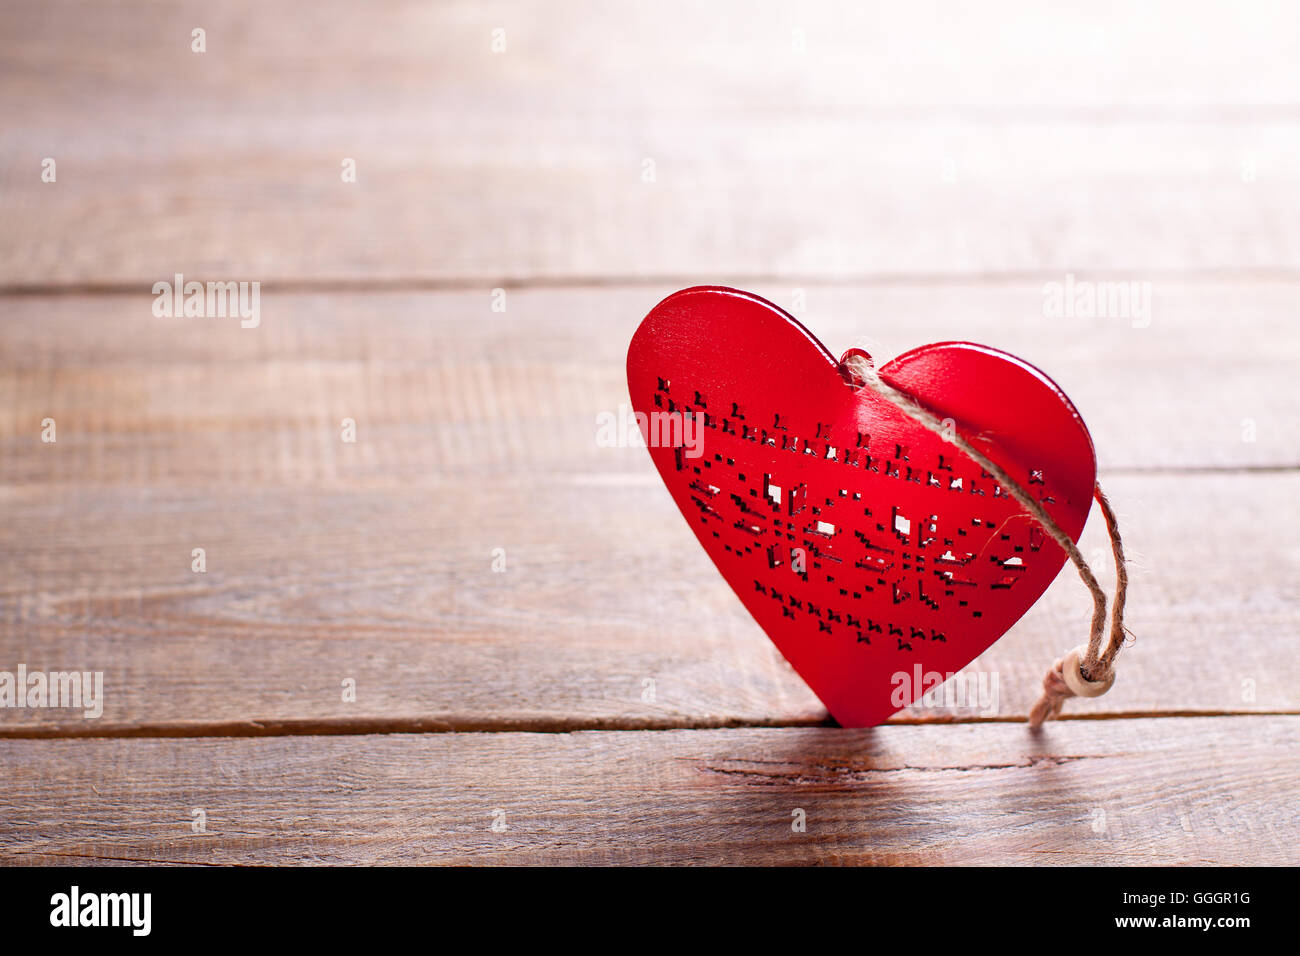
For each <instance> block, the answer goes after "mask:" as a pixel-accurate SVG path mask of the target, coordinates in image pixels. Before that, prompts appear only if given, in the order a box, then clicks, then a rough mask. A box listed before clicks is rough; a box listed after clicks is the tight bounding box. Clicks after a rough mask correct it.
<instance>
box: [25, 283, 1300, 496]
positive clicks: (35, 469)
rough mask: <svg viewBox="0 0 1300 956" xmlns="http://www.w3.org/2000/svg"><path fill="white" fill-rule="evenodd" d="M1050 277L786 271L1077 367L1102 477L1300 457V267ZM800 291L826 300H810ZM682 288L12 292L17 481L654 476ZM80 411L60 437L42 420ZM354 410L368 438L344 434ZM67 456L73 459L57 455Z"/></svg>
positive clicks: (873, 311) (854, 327) (893, 337)
mask: <svg viewBox="0 0 1300 956" xmlns="http://www.w3.org/2000/svg"><path fill="white" fill-rule="evenodd" d="M1042 286H1043V283H1042V282H1039V281H1009V282H997V283H961V282H958V283H953V284H935V283H922V284H908V285H903V286H885V287H881V286H866V287H864V286H849V287H844V286H829V287H801V286H792V285H786V286H772V285H761V286H757V287H755V288H754V290H753V291H755V292H758V293H759V294H762V295H766V296H767V297H769V298H770V299H772V301H774V302H776V303H777V304H779V305H782V306H784V307H786V308H787V309H793V310H794V311H795V312H796V314H797V315H798V316H799V317H800V318H801V319H802V320H803V321H804V322H805V324H806V325H807V326H808V327H809V328H810V329H811V330H812V331H813V333H814V334H815V335H817V336H818V337H819V338H820V339H821V340H822V341H823V342H824V343H825V344H826V346H827V347H828V348H829V349H831V350H832V351H833V352H834V353H835V354H836V355H839V354H841V353H842V352H843V351H844V350H846V349H848V348H850V347H852V346H855V345H857V346H860V347H866V348H867V349H868V351H871V352H872V353H873V354H875V355H877V356H878V358H879V360H881V361H883V360H885V359H887V358H889V357H890V356H892V355H895V354H898V353H899V352H903V351H905V350H907V349H910V348H914V347H916V346H918V345H922V344H925V343H928V342H937V341H944V340H952V339H958V340H968V341H974V342H980V343H983V344H987V345H993V346H996V347H998V348H1002V349H1005V350H1007V351H1010V352H1012V353H1014V354H1016V355H1019V356H1021V357H1023V358H1025V359H1026V360H1027V361H1030V362H1033V363H1034V364H1036V365H1038V366H1039V367H1040V368H1042V369H1044V370H1045V371H1047V373H1048V374H1049V375H1050V376H1051V377H1052V378H1053V379H1055V380H1056V381H1057V382H1058V383H1059V384H1060V385H1061V387H1062V388H1063V389H1065V391H1066V393H1067V394H1068V395H1069V396H1070V397H1071V400H1072V401H1073V402H1074V403H1075V405H1076V406H1077V407H1078V409H1079V411H1080V413H1081V414H1082V415H1083V417H1084V420H1085V421H1086V422H1088V425H1089V428H1090V429H1091V431H1092V434H1093V436H1094V440H1095V442H1096V445H1097V455H1098V462H1099V464H1100V467H1101V471H1102V474H1103V475H1105V474H1111V473H1114V472H1116V471H1120V470H1133V469H1142V470H1151V469H1170V468H1181V469H1204V468H1215V469H1225V468H1246V467H1249V468H1277V467H1292V468H1294V467H1296V466H1298V465H1300V389H1296V388H1294V387H1292V384H1293V383H1292V379H1293V377H1294V370H1295V369H1296V368H1297V367H1300V338H1298V337H1297V336H1296V335H1295V332H1294V328H1295V315H1294V309H1295V302H1296V300H1297V297H1298V296H1300V281H1297V282H1291V281H1277V282H1255V281H1196V280H1173V281H1170V282H1168V283H1163V284H1157V285H1156V286H1155V287H1154V288H1153V306H1152V313H1153V314H1152V318H1151V324H1150V326H1149V327H1146V328H1134V327H1133V322H1132V321H1131V320H1126V319H1048V318H1046V317H1045V316H1044V314H1043V300H1044V296H1043V290H1042ZM796 289H798V290H799V295H800V296H801V297H802V298H803V299H804V300H805V301H804V303H803V307H802V308H796V307H795V305H794V302H793V298H794V295H795V293H796ZM672 291H674V289H673V288H672V287H670V286H657V285H651V286H644V287H633V288H626V287H613V288H587V289H555V290H536V289H528V290H509V291H507V294H506V298H505V307H506V311H505V312H504V313H499V312H493V311H491V305H492V301H493V299H492V295H491V291H490V288H489V287H487V286H484V287H483V288H482V289H479V290H476V291H473V292H424V293H384V294H374V293H365V294H357V293H337V292H336V293H318V294H276V293H272V292H265V293H264V294H263V295H262V299H261V303H260V304H261V324H260V325H259V326H258V327H257V328H249V329H242V328H240V327H239V321H238V320H237V319H232V318H226V319H221V318H203V319H195V318H190V319H183V318H182V319H175V318H173V319H163V318H155V317H154V315H153V314H152V311H151V306H152V303H153V298H152V296H151V295H150V294H149V291H148V289H142V290H141V291H140V293H139V294H138V295H120V296H119V295H92V296H15V297H6V298H3V299H0V309H3V310H4V312H5V321H4V322H3V323H0V443H3V444H0V450H2V451H3V455H0V481H3V482H5V483H9V484H24V483H36V484H40V485H42V486H46V485H51V484H59V483H63V482H69V481H75V482H78V483H84V482H110V483H111V482H140V481H157V482H162V483H166V484H169V485H171V484H193V483H199V484H204V483H219V484H236V483H237V484H241V485H248V486H254V487H258V486H265V485H266V484H268V483H273V484H285V483H288V484H293V485H295V486H298V485H301V484H303V483H313V482H320V481H328V480H335V479H338V480H351V479H357V480H363V481H373V480H377V479H378V480H393V479H400V480H403V481H407V480H412V479H414V480H420V479H425V478H428V477H430V476H432V475H440V476H458V477H459V476H469V477H474V478H480V477H487V476H491V475H502V474H514V475H535V474H538V473H563V474H583V473H596V472H600V473H608V472H618V473H625V474H626V473H640V474H648V473H650V469H649V468H648V466H647V461H646V456H645V453H644V452H643V451H642V450H641V449H637V448H615V449H610V448H601V447H599V446H598V445H597V443H596V434H597V428H596V416H597V415H599V414H600V413H602V412H618V410H619V407H620V406H622V405H626V403H627V401H628V397H627V380H626V377H625V372H624V362H625V357H626V350H627V343H628V340H629V339H630V338H631V335H632V332H633V330H634V329H635V328H636V325H637V323H638V322H639V321H640V320H641V318H642V317H644V315H645V314H646V312H648V311H649V310H650V308H652V307H653V306H654V304H655V303H656V302H657V301H659V299H661V298H662V297H663V296H665V295H667V294H668V293H670V292H672ZM46 416H51V417H54V418H55V419H56V421H58V423H59V443H58V445H57V447H50V446H45V445H42V444H41V443H40V441H39V438H40V423H41V420H42V419H43V418H45V417H46ZM345 417H350V418H353V419H355V420H356V421H357V425H358V441H357V443H356V445H354V446H349V447H344V446H343V445H341V443H340V441H339V436H340V432H339V423H340V421H341V419H343V418H345ZM51 452H57V454H50V453H51Z"/></svg>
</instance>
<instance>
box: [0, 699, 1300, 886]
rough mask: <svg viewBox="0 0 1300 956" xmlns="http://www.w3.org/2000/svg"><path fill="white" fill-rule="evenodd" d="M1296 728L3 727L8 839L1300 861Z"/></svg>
mask: <svg viewBox="0 0 1300 956" xmlns="http://www.w3.org/2000/svg"><path fill="white" fill-rule="evenodd" d="M1297 746H1300V717H1217V718H1182V719H1173V720H1170V719H1156V720H1153V719H1147V720H1110V721H1072V722H1065V723H1061V724H1055V725H1051V726H1050V727H1049V728H1048V729H1047V730H1046V731H1044V732H1043V733H1042V734H1041V735H1034V734H1033V733H1031V732H1030V731H1028V730H1027V729H1026V728H1025V727H1023V726H1020V725H1014V724H967V725H959V726H942V727H936V726H921V727H881V728H877V729H875V730H872V731H841V730H828V729H822V728H786V729H778V730H759V729H735V730H712V731H668V732H647V731H640V732H632V733H624V732H595V733H577V734H510V733H504V734H503V733H498V734H420V735H408V734H392V735H381V736H350V737H274V738H242V739H228V738H227V739H220V738H218V739H204V740H58V741H15V740H5V741H0V762H2V763H3V765H4V767H5V778H6V785H5V787H4V788H3V790H0V820H2V821H3V826H0V861H3V862H4V863H6V864H19V863H69V862H95V863H122V862H142V861H148V862H177V863H207V864H221V863H225V864H231V863H358V862H360V863H407V864H410V863H500V864H519V863H556V862H564V863H587V864H611V863H791V862H798V863H823V864H845V863H874V864H886V863H888V864H899V863H903V864H940V863H942V864H973V865H990V866H991V865H1005V864H1042V863H1050V864H1096V863H1108V864H1114V863H1119V864H1152V863H1199V864H1237V863H1242V862H1246V861H1249V862H1253V863H1262V864H1290V865H1295V864H1296V863H1298V862H1300V849H1297V848H1298V847H1300V819H1298V818H1297V814H1296V808H1295V800H1294V792H1295V788H1296V786H1297V785H1300V772H1298V771H1297V765H1296V763H1295V762H1294V761H1284V760H1279V759H1278V754H1280V753H1292V752H1294V750H1295V748H1296V747H1297ZM195 810H201V811H203V817H202V821H203V823H204V825H205V829H206V831H207V832H204V833H196V832H194V828H195V824H196V821H197V820H199V819H200V818H198V817H196V816H195V813H194V811H195ZM798 810H802V811H803V812H804V817H805V825H806V831H805V832H796V831H795V830H794V829H793V826H792V825H793V823H794V821H795V812H796V811H798ZM494 821H499V822H498V826H501V825H502V824H504V827H505V829H504V830H499V831H495V832H494V831H493V829H492V825H493V823H494Z"/></svg>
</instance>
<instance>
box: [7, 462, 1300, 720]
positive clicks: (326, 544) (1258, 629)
mask: <svg viewBox="0 0 1300 956" xmlns="http://www.w3.org/2000/svg"><path fill="white" fill-rule="evenodd" d="M1107 487H1108V489H1109V492H1110V494H1111V496H1112V497H1113V499H1114V500H1115V501H1116V502H1117V503H1118V507H1119V510H1120V517H1121V521H1122V522H1123V524H1122V527H1123V530H1124V533H1125V536H1126V539H1127V541H1128V547H1129V551H1130V556H1131V558H1132V563H1133V568H1132V573H1133V582H1132V595H1131V602H1130V609H1129V614H1128V623H1129V626H1130V627H1131V629H1132V630H1133V632H1134V634H1135V635H1136V640H1135V642H1134V643H1133V645H1132V647H1130V648H1129V649H1127V650H1125V651H1124V654H1123V656H1122V657H1121V664H1120V677H1119V681H1118V683H1117V685H1116V687H1115V688H1114V690H1113V691H1112V692H1111V693H1110V694H1108V695H1106V696H1105V697H1102V698H1098V699H1096V700H1093V701H1089V702H1086V703H1084V702H1078V701H1075V702H1071V704H1070V705H1069V713H1071V714H1101V713H1110V714H1115V713H1159V712H1165V713H1178V712H1211V713H1220V712H1237V711H1272V712H1276V711H1292V710H1295V709H1296V708H1297V707H1298V706H1300V695H1298V692H1297V690H1296V688H1297V687H1300V670H1298V667H1297V658H1296V655H1295V654H1294V653H1292V643H1293V641H1294V638H1295V635H1296V633H1297V632H1300V594H1298V593H1297V582H1300V564H1298V562H1300V553H1297V551H1296V549H1295V548H1294V547H1291V546H1290V545H1289V544H1288V543H1287V541H1288V540H1289V538H1293V537H1294V532H1295V525H1296V515H1295V506H1294V500H1295V497H1296V494H1297V491H1300V475H1298V474H1296V473H1294V472H1292V473H1277V474H1272V473H1259V474H1249V475H1230V476H1225V475H1214V474H1202V475H1181V474H1175V475H1163V474H1160V475H1133V476H1122V477H1116V478H1114V479H1113V480H1108V482H1107ZM0 496H2V497H3V501H4V510H5V513H6V515H7V520H6V521H5V522H4V523H3V524H2V525H0V607H2V608H3V615H2V616H0V669H6V670H13V669H14V668H15V667H16V666H17V665H18V664H19V663H26V664H27V665H28V667H29V668H30V669H33V670H65V669H69V668H75V669H80V670H90V671H96V670H100V671H103V672H104V674H105V687H106V690H105V705H104V712H103V716H102V717H101V718H99V719H98V720H84V719H82V718H81V717H80V716H79V715H77V714H76V713H71V712H69V711H65V710H48V709H47V710H36V709H3V710H0V727H2V728H3V732H4V733H8V734H26V733H33V732H38V731H40V732H48V731H49V730H50V728H53V727H57V728H59V729H60V732H66V733H75V734H85V733H91V734H98V733H126V732H133V731H139V730H140V729H141V728H145V729H149V728H152V730H150V732H168V733H191V732H204V731H203V730H202V729H201V726H200V728H198V729H196V728H195V727H194V726H193V725H195V724H198V725H204V724H209V725H211V724H224V723H229V722H235V723H239V722H244V723H250V724H251V723H252V722H262V723H260V724H258V725H257V727H261V728H262V729H261V730H260V731H258V730H257V727H250V728H247V729H246V730H245V731H241V732H273V731H274V729H275V728H276V727H281V726H283V725H285V723H286V722H287V723H289V724H292V723H294V722H298V723H299V724H300V725H306V726H316V725H317V724H318V723H319V722H320V721H324V720H330V721H338V722H340V723H342V724H344V725H347V724H349V723H355V722H362V723H363V725H364V722H366V721H370V722H372V725H373V722H375V721H379V722H380V724H382V722H383V721H390V722H397V723H403V722H404V723H405V725H406V726H411V727H430V728H441V729H455V728H470V729H473V728H479V727H498V728H499V727H508V726H525V727H575V726H576V727H582V726H621V727H637V726H716V725H719V724H730V723H747V724H765V723H773V722H775V723H816V722H820V721H822V720H823V719H825V712H824V711H823V710H822V708H821V706H820V705H819V703H818V702H817V700H816V699H815V698H814V697H813V696H812V695H811V694H810V693H809V691H808V690H807V689H806V687H805V686H804V685H803V683H802V682H801V681H800V680H799V679H798V677H797V676H796V675H795V674H794V673H793V672H792V671H790V670H789V668H788V667H787V666H786V665H785V664H784V663H783V661H782V660H781V659H780V658H779V656H778V655H777V653H776V652H775V651H774V649H773V648H772V647H771V645H770V644H769V642H768V641H767V639H766V638H765V637H764V635H763V634H762V632H761V631H760V630H759V629H758V627H757V626H756V625H755V624H754V623H753V621H752V620H751V619H750V618H749V616H748V614H747V612H746V611H745V610H744V609H743V607H742V606H741V605H740V602H739V601H738V600H737V599H736V597H735V596H734V595H733V594H732V593H731V591H730V590H729V589H728V588H727V586H726V584H725V583H724V582H723V581H722V579H721V577H720V576H719V575H718V574H717V572H716V571H715V570H714V569H713V567H712V565H711V564H710V563H709V562H708V559H707V558H706V557H705V556H704V554H703V552H702V551H701V549H700V548H699V547H698V545H697V543H696V542H695V540H694V538H693V537H692V535H691V533H690V531H689V530H688V528H687V525H686V523H685V522H684V521H683V520H682V518H681V517H680V516H679V515H678V513H677V512H676V509H675V508H674V506H673V504H672V502H671V499H670V498H669V497H668V495H667V492H666V491H665V490H664V489H663V487H662V486H661V485H660V484H659V483H658V478H657V476H655V475H642V476H638V477H635V478H632V477H620V476H612V477H611V476H604V477H601V476H596V477H589V478H584V477H564V476H545V475H538V476H533V477H531V478H529V479H528V480H527V481H521V480H519V479H518V478H517V477H508V478H502V479H485V478H475V479H471V480H466V479H457V480H443V479H437V478H430V479H427V480H424V481H420V482H394V481H374V482H349V483H346V484H338V485H335V486H332V487H300V488H294V487H290V486H269V487H259V486H257V485H256V484H255V483H249V484H233V485H229V486H221V485H216V484H213V485H208V486H190V485H185V486H180V487H174V486H169V485H166V484H161V483H151V482H147V481H145V482H141V483H140V484H138V485H106V486H95V485H55V486H52V487H40V486H35V485H32V486H22V487H12V486H11V487H8V488H5V489H3V490H0ZM1099 523H1100V519H1099V518H1098V516H1097V515H1096V514H1095V513H1094V515H1093V517H1092V519H1091V520H1090V522H1089V526H1088V528H1087V529H1086V531H1085V535H1084V538H1083V539H1082V546H1083V549H1084V552H1085V554H1086V555H1087V556H1088V557H1089V558H1090V560H1092V561H1093V562H1094V563H1095V564H1096V565H1097V567H1098V568H1099V570H1100V571H1101V575H1102V579H1103V583H1104V584H1107V585H1109V584H1110V583H1111V582H1112V581H1113V572H1111V571H1110V570H1109V569H1108V567H1107V560H1108V558H1107V552H1106V551H1105V538H1104V535H1103V533H1102V529H1101V528H1100V527H1099ZM195 548H203V549H205V555H206V556H205V560H206V572H205V573H201V574H198V573H194V572H193V571H192V570H191V567H192V559H191V555H192V552H193V549H195ZM497 548H500V549H503V551H502V553H501V556H502V557H503V559H504V561H505V570H504V571H503V572H494V571H493V570H492V567H493V559H494V549H497ZM1090 608H1091V604H1090V601H1089V598H1088V595H1087V592H1086V591H1085V590H1084V588H1083V586H1082V585H1081V584H1080V583H1079V581H1078V579H1077V577H1076V576H1075V575H1074V574H1073V573H1072V572H1071V571H1069V570H1066V571H1063V572H1062V574H1061V576H1060V577H1058V579H1057V580H1056V582H1055V584H1054V585H1053V586H1052V587H1051V588H1050V589H1049V591H1048V592H1047V594H1046V595H1045V596H1044V597H1043V598H1042V599H1040V601H1039V602H1038V604H1037V605H1036V606H1035V607H1034V608H1032V609H1031V610H1030V612H1029V613H1028V614H1027V615H1026V616H1025V618H1023V619H1022V621H1021V622H1020V623H1019V624H1018V625H1017V626H1016V627H1015V628H1014V629H1013V630H1012V631H1011V632H1010V633H1009V634H1008V635H1007V636H1005V637H1004V638H1003V639H1002V640H1001V641H1000V642H998V643H997V644H996V645H995V646H994V647H993V648H991V649H990V650H989V651H988V652H986V653H985V654H984V655H983V656H982V657H981V658H979V659H977V661H976V662H975V663H974V664H972V666H971V668H970V670H971V672H972V673H977V674H983V675H984V677H983V679H985V680H986V681H996V682H997V683H996V694H997V696H996V699H993V698H992V697H988V696H986V698H985V701H984V703H983V705H981V706H979V707H973V706H970V705H964V706H961V707H947V708H939V709H938V710H937V711H933V712H924V713H919V714H917V713H913V714H907V715H905V716H906V718H907V719H927V718H936V719H961V720H973V719H985V718H998V719H1018V718H1021V717H1023V716H1024V715H1025V714H1026V713H1027V710H1028V708H1029V706H1031V704H1032V703H1033V700H1034V697H1035V695H1036V693H1037V689H1038V684H1039V681H1040V680H1041V677H1042V673H1043V671H1044V669H1045V668H1046V667H1047V665H1048V664H1049V663H1050V662H1051V660H1052V658H1053V657H1054V656H1056V655H1059V654H1061V653H1063V652H1064V651H1066V650H1068V649H1069V648H1070V647H1072V646H1074V645H1075V644H1077V643H1079V642H1080V641H1081V640H1083V639H1084V637H1085V635H1086V626H1087V620H1088V615H1089V612H1090ZM348 678H351V679H353V680H355V681H356V684H357V698H356V701H355V702H345V701H344V700H343V693H342V690H341V688H342V686H343V684H342V682H343V681H344V680H345V679H348ZM974 679H975V680H979V679H980V678H979V677H978V676H977V677H975V678H974ZM992 692H993V688H992V687H991V685H990V690H989V693H990V694H991V693H992Z"/></svg>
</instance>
